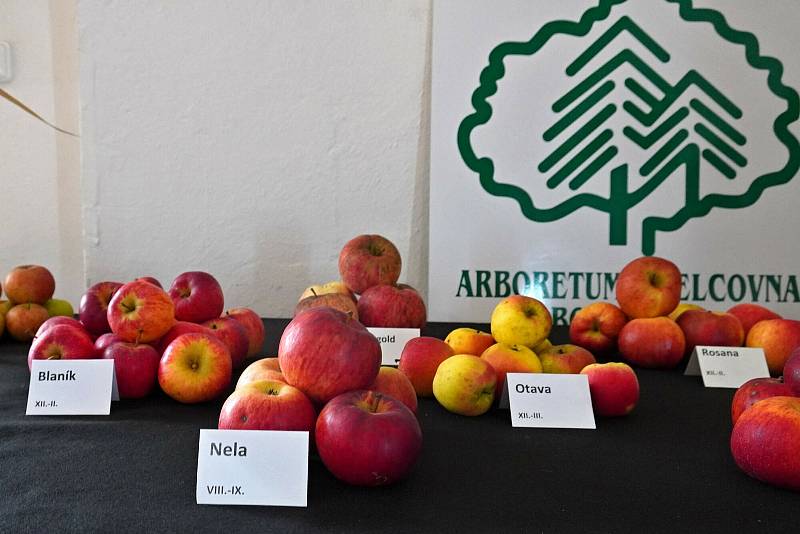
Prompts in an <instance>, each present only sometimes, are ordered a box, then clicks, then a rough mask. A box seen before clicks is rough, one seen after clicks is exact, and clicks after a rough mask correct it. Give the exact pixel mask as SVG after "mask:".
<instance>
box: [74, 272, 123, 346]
mask: <svg viewBox="0 0 800 534" xmlns="http://www.w3.org/2000/svg"><path fill="white" fill-rule="evenodd" d="M121 287H122V284H121V283H119V282H98V283H96V284H94V285H93V286H91V287H90V288H89V289H87V290H86V293H84V294H83V296H82V297H81V302H80V304H79V305H78V318H79V319H80V321H81V323H83V326H85V327H86V330H88V331H89V333H90V334H92V335H94V336H99V335H102V334H105V333H108V332H111V326H110V325H109V324H108V303H109V302H111V299H112V298H113V297H114V293H116V292H117V290H118V289H119V288H121Z"/></svg>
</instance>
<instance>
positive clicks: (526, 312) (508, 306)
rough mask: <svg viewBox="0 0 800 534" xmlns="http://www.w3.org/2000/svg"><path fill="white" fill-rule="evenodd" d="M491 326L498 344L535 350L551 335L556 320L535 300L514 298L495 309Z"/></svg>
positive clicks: (516, 296)
mask: <svg viewBox="0 0 800 534" xmlns="http://www.w3.org/2000/svg"><path fill="white" fill-rule="evenodd" d="M491 326H492V337H494V339H495V341H497V342H498V343H505V344H507V345H525V346H526V347H528V348H531V349H533V347H535V346H537V345H538V344H539V343H541V342H542V341H544V340H545V339H547V336H548V335H550V329H551V328H552V327H553V318H552V316H551V315H550V312H549V311H548V310H547V308H546V307H545V305H544V304H542V303H541V302H540V301H538V300H536V299H535V298H532V297H526V296H524V295H512V296H510V297H508V298H507V299H505V300H503V301H502V302H500V304H498V305H497V306H495V308H494V311H492V319H491Z"/></svg>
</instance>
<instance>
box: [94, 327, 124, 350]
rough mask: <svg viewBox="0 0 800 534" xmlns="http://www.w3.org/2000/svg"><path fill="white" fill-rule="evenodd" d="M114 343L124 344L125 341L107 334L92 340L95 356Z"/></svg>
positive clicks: (114, 335)
mask: <svg viewBox="0 0 800 534" xmlns="http://www.w3.org/2000/svg"><path fill="white" fill-rule="evenodd" d="M114 343H125V340H124V339H122V338H121V337H119V336H118V335H117V334H112V333H110V332H109V333H108V334H103V335H102V336H100V337H98V338H97V339H95V340H94V348H95V350H96V351H97V354H103V353H104V352H105V350H106V349H107V348H108V347H110V346H111V345H113V344H114Z"/></svg>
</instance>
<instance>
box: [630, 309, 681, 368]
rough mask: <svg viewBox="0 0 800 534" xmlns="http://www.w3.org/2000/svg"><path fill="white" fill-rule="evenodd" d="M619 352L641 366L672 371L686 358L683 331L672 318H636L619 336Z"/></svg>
mask: <svg viewBox="0 0 800 534" xmlns="http://www.w3.org/2000/svg"><path fill="white" fill-rule="evenodd" d="M618 345H619V352H620V354H622V357H623V358H625V360H627V361H628V362H630V363H632V364H634V365H637V366H639V367H652V368H663V369H670V368H673V367H675V366H676V365H678V364H679V363H680V362H681V360H682V359H683V357H684V355H685V349H686V339H685V338H684V335H683V330H681V327H679V326H678V325H677V324H676V323H675V321H673V320H671V319H669V318H668V317H653V318H644V319H633V320H632V321H629V322H628V323H627V324H626V325H625V326H623V327H622V331H621V332H620V333H619V340H618Z"/></svg>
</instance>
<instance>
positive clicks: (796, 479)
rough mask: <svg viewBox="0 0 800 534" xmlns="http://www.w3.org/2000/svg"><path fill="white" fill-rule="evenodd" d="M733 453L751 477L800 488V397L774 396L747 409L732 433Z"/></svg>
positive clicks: (785, 486) (779, 485) (743, 469)
mask: <svg viewBox="0 0 800 534" xmlns="http://www.w3.org/2000/svg"><path fill="white" fill-rule="evenodd" d="M731 453H732V454H733V459H734V461H735V462H736V465H738V466H739V468H740V469H741V470H742V471H744V472H745V473H747V474H748V475H750V476H751V477H753V478H755V479H758V480H760V481H762V482H766V483H767V484H771V485H773V486H777V487H780V488H786V489H790V490H794V491H800V398H797V397H772V398H769V399H764V400H762V401H761V402H758V403H756V404H755V405H753V406H751V407H750V408H748V409H747V410H745V412H744V413H742V415H741V417H739V419H738V421H736V425H734V427H733V432H732V433H731Z"/></svg>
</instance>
